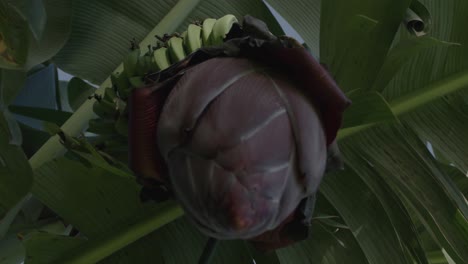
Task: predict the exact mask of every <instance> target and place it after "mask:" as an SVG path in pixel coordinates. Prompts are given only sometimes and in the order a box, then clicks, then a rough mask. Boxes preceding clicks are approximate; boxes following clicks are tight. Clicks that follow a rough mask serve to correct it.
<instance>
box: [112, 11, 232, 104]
mask: <svg viewBox="0 0 468 264" xmlns="http://www.w3.org/2000/svg"><path fill="white" fill-rule="evenodd" d="M236 22H237V19H236V17H235V16H233V15H226V16H224V17H222V18H220V19H214V18H208V19H205V20H204V21H203V23H202V24H201V25H197V24H190V25H189V26H188V28H187V30H186V31H185V32H183V33H182V34H180V35H179V34H173V35H165V36H164V38H159V39H160V40H161V41H162V42H163V43H162V45H158V46H157V47H149V48H148V51H147V52H146V53H144V54H141V50H140V49H139V48H135V49H133V50H132V51H131V52H130V53H129V54H128V55H127V57H126V58H125V60H124V62H123V65H124V71H123V72H122V73H120V74H117V75H116V74H114V75H113V77H112V84H113V86H114V87H116V90H117V91H118V93H119V96H120V97H121V98H123V99H125V98H127V97H128V95H129V93H130V91H131V89H133V88H137V87H141V86H142V85H144V80H143V77H144V76H145V75H147V74H151V73H155V72H158V71H162V70H164V69H167V68H168V67H169V66H171V65H172V64H174V63H177V62H179V61H181V60H183V59H184V58H185V57H187V56H188V55H190V54H191V53H193V52H194V51H196V50H197V49H199V48H201V47H206V46H214V45H221V44H222V43H223V40H224V38H225V37H226V34H227V33H228V32H229V31H230V30H231V27H232V25H233V24H234V23H236Z"/></svg>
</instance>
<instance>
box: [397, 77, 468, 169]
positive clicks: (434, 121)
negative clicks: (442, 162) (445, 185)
mask: <svg viewBox="0 0 468 264" xmlns="http://www.w3.org/2000/svg"><path fill="white" fill-rule="evenodd" d="M466 76H468V74H467V75H466ZM467 96H468V88H465V89H463V90H461V91H459V92H456V93H453V94H451V95H447V96H444V97H443V98H442V99H440V100H437V101H435V102H434V103H432V104H430V105H427V106H425V107H424V108H421V109H419V110H418V111H415V112H414V113H411V114H408V115H406V116H405V117H404V118H403V122H404V123H405V124H407V125H408V126H410V127H411V128H413V129H414V130H415V131H416V132H417V133H418V134H419V136H420V137H421V138H423V139H424V140H426V141H429V142H431V144H432V145H433V146H434V148H436V149H437V150H439V151H440V152H441V153H442V155H443V156H444V157H445V158H447V159H449V160H450V161H451V162H453V163H454V164H455V165H456V166H457V167H458V168H459V169H460V171H462V172H464V173H466V172H467V171H468V159H467V158H466V157H468V138H467V137H466V131H468V115H467V114H464V113H463V112H462V106H463V105H464V102H463V98H468V97H467Z"/></svg>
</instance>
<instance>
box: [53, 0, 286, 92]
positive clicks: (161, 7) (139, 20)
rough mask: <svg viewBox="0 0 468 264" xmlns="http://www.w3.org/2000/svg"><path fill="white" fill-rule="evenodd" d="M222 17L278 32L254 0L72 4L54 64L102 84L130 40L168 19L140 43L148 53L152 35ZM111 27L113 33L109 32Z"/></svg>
mask: <svg viewBox="0 0 468 264" xmlns="http://www.w3.org/2000/svg"><path fill="white" fill-rule="evenodd" d="M214 7H215V8H214ZM226 14H233V15H235V16H237V18H238V19H240V20H241V18H242V17H243V16H244V15H246V14H250V15H252V16H256V17H258V18H260V19H262V20H264V21H266V22H267V23H268V25H269V27H270V29H271V30H272V31H273V32H275V33H280V32H281V28H280V26H279V25H278V23H277V22H276V20H275V19H274V18H273V16H272V15H271V13H270V11H269V10H268V8H267V7H266V6H265V4H264V3H263V2H262V1H259V0H239V1H228V0H221V1H219V0H205V1H200V0H183V1H179V2H177V3H176V2H174V1H172V0H164V1H158V2H157V3H155V2H154V1H152V0H141V1H135V2H132V3H131V4H128V3H125V2H119V3H116V2H115V1H113V0H105V1H98V2H95V1H91V2H90V1H76V6H74V13H73V23H72V32H71V36H70V41H69V42H68V44H67V45H65V47H64V48H63V49H62V50H61V51H60V52H59V53H58V54H57V56H56V57H55V58H54V62H55V63H56V64H57V65H58V66H59V68H61V69H63V70H64V71H66V72H68V73H70V74H72V75H74V76H77V77H80V78H82V79H85V80H89V81H91V82H92V83H101V82H103V81H104V80H105V79H106V78H107V77H108V76H109V75H110V74H111V73H112V72H113V71H114V70H115V69H116V68H117V67H118V66H119V64H120V63H121V62H122V60H123V58H124V57H125V56H126V55H127V53H128V50H129V48H130V40H132V39H133V38H135V39H136V41H137V42H140V41H142V40H143V38H144V37H145V36H147V35H148V33H150V31H151V30H152V29H153V28H154V27H155V26H156V25H158V23H160V22H161V20H162V19H163V18H166V19H170V20H171V21H170V22H169V21H168V22H169V23H167V24H166V22H164V23H162V24H159V26H163V27H165V29H164V31H158V32H153V33H152V34H151V41H149V42H148V43H144V44H142V45H141V48H142V50H147V45H148V44H152V45H155V44H156V39H155V38H154V35H156V34H157V35H160V36H162V35H163V34H164V33H168V34H171V33H173V32H175V31H179V32H183V31H184V30H186V28H187V26H188V24H189V22H192V21H196V20H204V19H205V18H209V17H213V18H220V17H222V16H224V15H226ZM110 21H112V22H110ZM90 25H92V27H91V30H90ZM110 26H111V27H112V30H108V29H109V27H110Z"/></svg>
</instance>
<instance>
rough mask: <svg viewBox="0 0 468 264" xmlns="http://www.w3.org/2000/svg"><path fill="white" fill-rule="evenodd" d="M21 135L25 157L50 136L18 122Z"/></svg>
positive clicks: (29, 155) (30, 154) (34, 151)
mask: <svg viewBox="0 0 468 264" xmlns="http://www.w3.org/2000/svg"><path fill="white" fill-rule="evenodd" d="M19 127H20V129H21V135H22V136H23V144H22V145H21V147H22V148H23V151H24V153H25V154H26V156H27V157H31V156H32V155H33V154H34V153H36V151H37V150H38V149H39V148H40V147H41V146H42V145H43V144H44V143H45V142H46V141H47V140H48V139H49V138H50V135H49V134H48V133H46V132H44V131H41V130H38V129H35V128H32V127H30V126H28V125H25V124H23V123H21V122H20V123H19Z"/></svg>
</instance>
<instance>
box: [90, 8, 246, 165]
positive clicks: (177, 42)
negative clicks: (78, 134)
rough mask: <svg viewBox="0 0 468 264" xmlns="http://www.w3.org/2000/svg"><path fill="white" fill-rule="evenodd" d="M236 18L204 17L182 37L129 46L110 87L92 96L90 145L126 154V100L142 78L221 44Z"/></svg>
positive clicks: (175, 36) (139, 84)
mask: <svg viewBox="0 0 468 264" xmlns="http://www.w3.org/2000/svg"><path fill="white" fill-rule="evenodd" d="M236 22H237V19H236V17H235V16H233V15H226V16H224V17H222V18H220V19H214V18H208V19H205V20H204V21H203V23H198V24H196V23H194V24H190V25H189V26H188V28H187V30H186V31H184V32H183V33H182V34H180V35H179V34H173V35H167V34H166V35H164V37H163V38H158V39H159V41H160V42H161V43H158V45H157V46H154V47H152V46H149V47H148V50H147V51H146V52H144V53H143V52H142V50H141V49H140V48H139V47H138V46H137V45H135V44H134V43H133V45H132V46H133V49H132V50H131V51H130V52H129V54H128V55H127V56H126V57H125V59H124V61H123V66H124V70H123V71H122V72H117V73H113V74H112V75H111V77H110V78H111V82H112V87H108V88H106V89H105V91H104V94H103V95H102V96H97V95H96V96H94V98H95V102H94V105H93V111H94V113H95V114H96V115H97V116H98V118H96V119H92V120H90V121H89V128H88V132H91V133H93V134H94V135H96V136H95V137H94V140H93V144H94V145H100V146H103V148H104V150H105V151H106V152H107V153H108V154H110V155H112V156H114V155H116V156H118V154H117V153H109V152H112V151H118V152H119V151H126V149H127V148H126V145H127V135H128V117H127V116H128V114H127V108H126V101H127V98H128V97H129V96H130V93H131V91H132V89H135V88H138V87H142V86H144V84H145V82H144V77H145V76H146V75H148V74H151V73H156V72H159V71H162V70H165V69H167V68H169V67H170V66H171V65H172V64H174V63H177V62H179V61H181V60H183V59H184V58H185V57H186V56H188V55H190V54H191V53H193V52H195V51H196V50H197V49H199V48H201V47H207V46H215V45H221V44H222V43H223V40H224V38H225V37H226V34H227V33H228V32H229V31H230V30H231V27H232V25H233V24H234V23H236Z"/></svg>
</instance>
